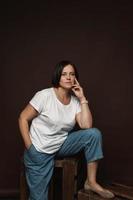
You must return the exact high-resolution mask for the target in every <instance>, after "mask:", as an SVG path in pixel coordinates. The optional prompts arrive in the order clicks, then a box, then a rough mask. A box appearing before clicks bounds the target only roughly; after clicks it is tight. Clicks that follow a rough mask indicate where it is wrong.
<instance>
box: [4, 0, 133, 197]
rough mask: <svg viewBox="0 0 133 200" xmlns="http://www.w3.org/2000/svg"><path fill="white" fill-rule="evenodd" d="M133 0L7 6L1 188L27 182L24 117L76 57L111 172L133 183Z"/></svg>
mask: <svg viewBox="0 0 133 200" xmlns="http://www.w3.org/2000/svg"><path fill="white" fill-rule="evenodd" d="M131 6H132V5H131V3H129V1H127V0H125V1H105V2H101V1H94V3H90V1H86V2H85V1H83V2H82V1H80V0H79V1H71V2H69V1H64V2H63V1H55V2H53V3H50V2H48V1H45V3H44V4H40V3H39V1H38V3H36V4H35V3H33V2H32V4H30V3H27V2H26V3H17V4H15V3H14V4H13V2H11V3H7V2H6V3H5V5H4V4H3V5H1V6H0V9H1V19H0V21H1V37H0V41H1V45H0V49H1V98H0V104H1V106H0V110H1V115H0V119H1V140H0V160H1V162H0V195H2V194H7V193H16V192H18V189H19V173H20V160H21V157H22V154H23V143H22V140H21V137H20V133H19V130H18V121H17V120H18V116H19V113H20V112H21V110H22V109H23V108H24V106H25V105H26V104H27V103H28V101H29V100H30V98H31V97H32V96H33V95H34V93H35V92H36V91H38V90H41V89H43V88H45V87H49V86H51V74H52V70H53V67H54V66H55V64H56V63H57V62H58V61H60V60H62V59H69V60H72V61H73V62H74V63H75V64H76V65H77V67H78V69H79V72H80V82H81V84H82V86H83V87H84V90H85V92H86V95H87V97H88V99H89V102H90V108H91V110H92V113H93V117H94V126H96V127H98V128H99V129H100V130H101V131H102V132H103V141H104V154H105V158H104V165H103V166H104V167H103V174H104V176H105V178H107V179H109V180H115V181H118V182H121V183H125V184H128V185H133V170H132V169H133V154H132V150H133V144H132V140H133V135H132V130H133V128H132V111H133V109H132V102H133V93H132V83H133V81H132V71H133V70H132V67H131V64H132V60H131V46H132V38H131V36H132V19H133V17H132V7H131Z"/></svg>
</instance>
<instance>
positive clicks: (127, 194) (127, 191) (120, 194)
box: [78, 183, 133, 200]
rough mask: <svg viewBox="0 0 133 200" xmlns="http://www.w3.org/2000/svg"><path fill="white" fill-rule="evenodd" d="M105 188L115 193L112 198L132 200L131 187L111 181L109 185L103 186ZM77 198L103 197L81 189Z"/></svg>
mask: <svg viewBox="0 0 133 200" xmlns="http://www.w3.org/2000/svg"><path fill="white" fill-rule="evenodd" d="M105 188H107V189H109V190H110V191H112V192H113V193H114V194H115V198H113V200H133V187H128V186H125V185H122V184H118V183H112V184H111V185H108V186H105ZM78 200H103V198H102V197H100V196H99V195H97V194H95V193H94V192H92V191H85V190H84V189H82V190H79V192H78ZM107 200H108V199H107Z"/></svg>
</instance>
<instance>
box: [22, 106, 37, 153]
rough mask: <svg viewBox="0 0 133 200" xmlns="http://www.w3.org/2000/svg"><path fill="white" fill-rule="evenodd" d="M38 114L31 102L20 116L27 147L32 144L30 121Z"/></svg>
mask: <svg viewBox="0 0 133 200" xmlns="http://www.w3.org/2000/svg"><path fill="white" fill-rule="evenodd" d="M37 115H38V112H37V111H36V110H35V109H34V108H33V107H32V106H31V105H30V104H28V105H27V106H26V108H25V109H24V110H23V111H22V112H21V114H20V116H19V129H20V132H21V135H22V138H23V140H24V144H25V147H26V148H27V149H28V148H29V147H30V145H31V144H32V142H31V139H30V134H29V122H30V121H31V120H32V119H33V118H35V117H36V116H37Z"/></svg>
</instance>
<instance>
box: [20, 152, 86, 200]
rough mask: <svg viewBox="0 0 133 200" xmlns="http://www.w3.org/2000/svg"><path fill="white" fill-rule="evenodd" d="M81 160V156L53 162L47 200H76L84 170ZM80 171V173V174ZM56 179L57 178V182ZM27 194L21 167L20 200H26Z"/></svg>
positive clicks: (81, 184) (23, 171)
mask: <svg viewBox="0 0 133 200" xmlns="http://www.w3.org/2000/svg"><path fill="white" fill-rule="evenodd" d="M82 159H83V156H82V155H77V156H73V157H67V158H63V159H56V160H55V170H54V174H53V177H52V179H51V183H50V187H49V200H54V199H57V198H58V200H59V199H61V200H74V199H76V197H77V193H78V190H79V189H80V188H81V187H83V182H84V177H83V174H85V170H83V162H82ZM57 170H58V171H57ZM59 170H61V175H60V180H61V184H60V183H59V182H60V181H59V177H58V174H59V173H58V172H59ZM81 171H82V173H80V172H81ZM79 174H80V176H79ZM56 177H58V180H57V178H56ZM79 177H80V178H79ZM79 180H80V181H79ZM58 191H59V193H60V195H59V193H58ZM28 193H29V192H28V187H27V183H26V178H25V170H24V166H22V169H21V175H20V200H28Z"/></svg>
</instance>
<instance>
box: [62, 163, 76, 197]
mask: <svg viewBox="0 0 133 200" xmlns="http://www.w3.org/2000/svg"><path fill="white" fill-rule="evenodd" d="M76 168H77V167H76V166H75V164H74V163H73V162H70V161H67V160H66V161H65V163H64V167H63V183H62V184H63V200H68V199H69V200H74V194H75V169H76Z"/></svg>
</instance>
